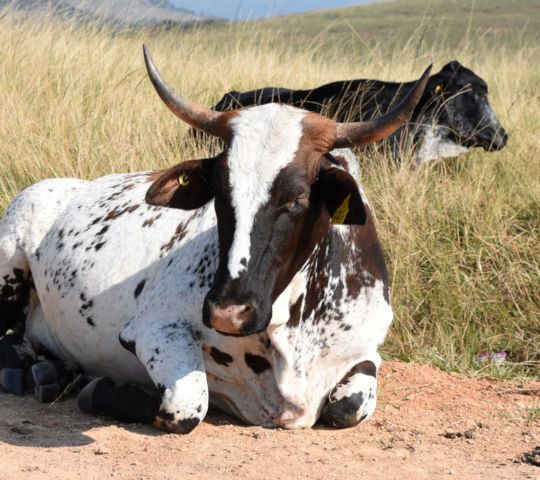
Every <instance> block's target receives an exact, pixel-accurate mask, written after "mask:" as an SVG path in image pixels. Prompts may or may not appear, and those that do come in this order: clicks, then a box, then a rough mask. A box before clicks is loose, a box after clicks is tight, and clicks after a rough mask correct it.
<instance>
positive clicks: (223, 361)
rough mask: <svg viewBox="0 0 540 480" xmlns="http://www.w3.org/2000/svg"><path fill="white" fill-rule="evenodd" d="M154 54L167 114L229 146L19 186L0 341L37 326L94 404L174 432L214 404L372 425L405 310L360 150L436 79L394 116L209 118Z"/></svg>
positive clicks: (7, 248)
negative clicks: (116, 171) (205, 154)
mask: <svg viewBox="0 0 540 480" xmlns="http://www.w3.org/2000/svg"><path fill="white" fill-rule="evenodd" d="M145 60H146V64H147V68H148V71H149V74H150V78H151V80H152V82H153V84H154V86H155V88H156V90H157V91H158V93H159V95H160V96H161V98H162V99H163V100H164V102H165V103H166V104H167V106H168V107H169V108H170V109H171V110H172V111H173V112H174V113H175V114H176V115H177V116H179V117H180V118H181V119H182V120H184V121H186V122H187V123H189V124H190V125H192V126H194V127H196V128H199V129H201V130H203V131H205V132H207V133H210V134H212V135H216V136H218V137H220V138H221V139H223V140H224V141H225V142H226V144H227V147H226V149H225V151H223V153H221V154H220V155H218V156H217V157H215V158H209V159H205V160H192V161H187V162H183V163H180V164H179V165H176V166H174V167H172V168H170V169H168V170H164V171H159V172H146V173H137V174H128V175H125V174H122V175H109V176H106V177H103V178H99V179H97V180H94V181H84V180H75V179H51V180H45V181H42V182H39V183H37V184H36V185H34V186H32V187H30V188H28V189H26V190H25V191H24V192H22V193H21V194H20V195H19V196H18V197H17V198H15V200H14V201H13V203H12V204H11V205H10V206H9V208H8V209H7V211H6V213H5V215H4V217H3V219H2V222H1V224H0V279H1V280H0V318H1V321H0V327H1V329H2V331H0V334H3V333H4V332H5V331H6V330H7V329H8V328H11V329H15V330H16V329H19V330H22V329H24V332H25V335H26V337H27V338H28V339H29V341H31V342H32V344H33V345H34V346H37V345H39V346H42V347H44V348H46V349H47V350H48V351H49V352H51V353H52V354H53V355H54V356H56V357H57V358H60V359H63V360H69V361H71V362H74V363H76V364H77V365H79V366H80V368H82V370H83V371H84V372H85V374H86V375H87V376H89V377H91V378H94V380H93V381H91V382H90V383H89V384H88V385H87V386H86V387H85V389H84V390H83V391H82V392H81V394H80V395H79V399H78V403H79V406H80V407H81V409H83V410H84V411H87V412H104V413H106V414H108V415H111V416H113V417H115V418H118V419H120V420H125V421H144V422H149V423H154V424H155V425H157V426H158V427H160V428H162V429H164V430H167V431H173V432H183V433H185V432H189V431H190V430H191V429H193V428H194V427H195V426H196V425H197V424H198V423H199V422H200V421H201V420H202V419H203V418H204V416H205V414H206V412H207V409H208V406H209V404H212V405H215V406H216V407H218V408H220V409H222V410H224V411H226V412H229V413H232V414H234V415H236V416H237V417H238V418H240V419H242V420H244V421H245V422H247V423H251V424H257V425H267V426H272V425H279V426H283V427H310V426H312V425H313V424H314V423H315V422H316V421H317V420H318V418H319V417H320V416H321V415H322V417H323V419H324V420H325V421H326V422H327V423H328V424H330V425H334V426H338V427H345V426H350V425H354V424H357V423H358V422H360V421H362V420H363V419H365V418H367V417H368V416H369V415H371V413H372V412H373V410H374V408H375V401H376V383H377V381H376V373H377V368H378V367H379V364H380V357H379V355H378V353H377V348H378V347H379V345H380V344H381V343H382V342H383V340H384V338H385V335H386V331H387V329H388V327H389V325H390V323H391V321H392V310H391V308H390V304H389V292H388V278H387V271H386V266H385V262H384V258H383V253H382V250H381V247H380V245H379V241H378V238H377V233H376V231H375V226H374V221H373V216H372V213H371V210H370V208H369V204H368V202H367V199H366V198H365V196H364V193H363V191H362V188H361V187H360V185H359V183H358V181H357V178H358V167H357V161H356V159H355V157H354V156H353V155H352V153H351V151H350V150H348V149H347V147H351V146H355V145H361V144H365V143H368V142H374V141H376V140H379V139H381V138H384V137H386V136H388V135H390V134H391V133H392V132H394V131H395V130H396V129H397V128H399V127H400V126H401V125H402V123H403V122H404V121H405V120H406V119H407V118H408V116H410V114H411V112H412V111H413V109H414V106H415V105H416V102H417V101H418V99H419V98H420V96H421V94H422V91H423V88H424V86H425V83H426V80H427V78H428V73H429V69H428V70H427V71H426V73H424V75H423V77H422V78H421V79H420V80H419V81H418V82H417V84H416V85H415V86H414V88H413V89H412V90H411V92H410V93H409V95H408V96H407V97H406V98H405V100H404V101H403V103H402V104H400V105H399V106H398V107H397V108H396V109H395V110H393V111H392V112H390V113H388V114H386V115H385V116H383V117H381V118H379V119H377V120H373V121H369V122H357V123H336V122H334V121H333V120H330V119H327V118H324V117H322V116H320V115H318V114H315V113H311V112H307V111H305V110H300V109H297V108H294V107H291V106H286V105H278V104H269V105H263V106H256V107H252V108H247V109H241V110H235V111H232V112H227V113H219V112H214V111H211V110H208V109H205V108H202V107H200V106H198V105H196V104H194V103H193V102H191V101H189V100H187V99H186V98H184V97H182V96H181V95H179V94H177V93H176V92H174V90H172V89H171V88H170V87H168V86H167V84H166V83H165V81H164V80H163V79H162V78H161V76H160V74H159V72H158V71H157V70H156V68H155V67H154V65H153V62H152V60H151V58H150V57H149V55H148V53H147V52H146V50H145ZM332 217H333V220H334V222H338V223H341V224H339V225H338V224H332V223H331V219H332Z"/></svg>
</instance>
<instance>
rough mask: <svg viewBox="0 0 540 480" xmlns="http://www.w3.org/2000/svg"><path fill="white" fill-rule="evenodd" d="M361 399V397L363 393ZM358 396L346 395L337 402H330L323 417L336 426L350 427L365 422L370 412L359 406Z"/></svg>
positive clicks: (329, 424)
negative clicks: (365, 411)
mask: <svg viewBox="0 0 540 480" xmlns="http://www.w3.org/2000/svg"><path fill="white" fill-rule="evenodd" d="M359 395H360V399H361V398H362V397H361V395H362V394H361V393H360V394H359ZM359 403H361V401H360V402H358V399H357V398H350V397H345V398H342V399H341V400H339V401H337V402H336V403H328V404H327V405H326V406H325V408H324V409H323V411H322V413H321V419H322V421H323V422H324V423H326V425H328V426H329V427H334V428H350V427H354V426H355V425H358V424H359V423H361V422H363V421H364V420H365V419H366V418H367V417H368V414H367V413H364V412H363V411H362V409H360V408H359Z"/></svg>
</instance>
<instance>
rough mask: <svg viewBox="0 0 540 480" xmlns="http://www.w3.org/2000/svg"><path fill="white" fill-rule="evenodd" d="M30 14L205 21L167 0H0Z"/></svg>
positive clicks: (143, 21) (130, 21) (126, 20)
mask: <svg viewBox="0 0 540 480" xmlns="http://www.w3.org/2000/svg"><path fill="white" fill-rule="evenodd" d="M3 5H11V6H12V8H14V9H17V10H24V11H27V12H30V13H32V12H33V13H43V12H46V11H47V12H52V13H54V14H56V15H59V16H61V17H62V18H66V17H69V18H73V17H74V18H80V19H93V20H98V19H100V20H105V21H106V22H115V23H122V24H126V25H131V26H135V25H153V24H181V23H193V22H199V21H201V20H205V18H203V17H201V16H199V15H195V14H194V13H193V12H191V11H189V10H186V9H182V8H178V7H175V6H174V5H173V4H172V3H170V2H169V1H167V0H18V1H14V2H13V1H11V2H10V1H9V0H8V1H6V0H0V6H3Z"/></svg>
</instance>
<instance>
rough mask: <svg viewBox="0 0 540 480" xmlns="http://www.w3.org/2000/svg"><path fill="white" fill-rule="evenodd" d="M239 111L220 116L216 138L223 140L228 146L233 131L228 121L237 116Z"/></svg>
mask: <svg viewBox="0 0 540 480" xmlns="http://www.w3.org/2000/svg"><path fill="white" fill-rule="evenodd" d="M238 112H239V110H231V111H230V112H225V113H223V114H222V115H221V117H220V118H219V121H218V126H217V128H216V132H215V133H216V136H218V137H219V138H221V139H223V141H224V142H225V143H226V144H227V145H229V144H230V143H231V140H232V136H233V131H232V128H231V125H230V123H229V122H230V120H231V119H232V118H234V117H236V116H237V115H238Z"/></svg>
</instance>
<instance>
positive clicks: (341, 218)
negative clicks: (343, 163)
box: [317, 167, 367, 225]
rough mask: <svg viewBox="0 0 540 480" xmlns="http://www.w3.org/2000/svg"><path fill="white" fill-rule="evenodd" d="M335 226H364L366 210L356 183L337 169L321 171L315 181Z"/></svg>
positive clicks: (348, 174)
mask: <svg viewBox="0 0 540 480" xmlns="http://www.w3.org/2000/svg"><path fill="white" fill-rule="evenodd" d="M317 183H318V184H319V188H320V190H321V191H322V195H323V197H324V201H325V203H326V208H327V210H328V212H329V213H330V216H331V217H332V223H333V224H335V225H341V224H342V225H364V224H365V223H366V216H367V215H366V208H365V205H364V201H363V200H362V195H361V194H360V191H359V190H358V185H357V184H356V181H355V180H354V178H353V177H352V176H351V174H350V173H348V172H347V171H345V170H343V169H342V168H339V167H329V168H324V169H321V171H320V173H319V178H318V180H317Z"/></svg>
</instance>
